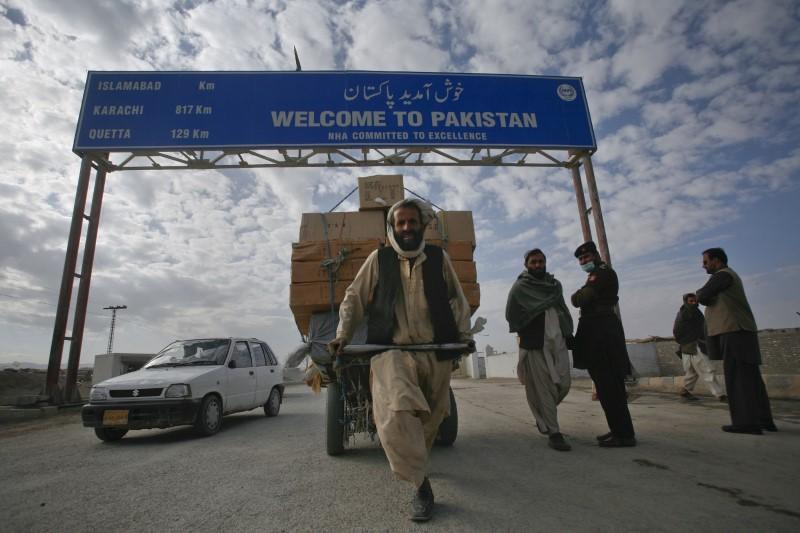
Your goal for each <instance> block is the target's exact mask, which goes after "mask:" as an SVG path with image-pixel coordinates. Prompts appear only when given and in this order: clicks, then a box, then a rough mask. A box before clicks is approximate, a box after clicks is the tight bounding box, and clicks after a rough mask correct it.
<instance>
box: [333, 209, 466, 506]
mask: <svg viewBox="0 0 800 533" xmlns="http://www.w3.org/2000/svg"><path fill="white" fill-rule="evenodd" d="M433 216H434V214H433V210H432V209H431V207H430V205H429V204H428V203H426V202H422V201H420V200H416V199H406V200H402V201H400V202H398V203H397V204H395V205H394V206H392V208H391V209H390V210H389V213H388V217H387V234H388V239H389V243H390V244H391V247H385V248H382V249H379V250H376V251H375V252H373V253H372V254H371V255H370V256H369V257H368V258H367V260H366V262H365V263H364V265H363V266H362V267H361V269H360V270H359V272H358V274H357V275H356V278H355V279H354V280H353V282H352V283H351V284H350V286H349V287H348V288H347V291H346V293H345V297H344V300H343V301H342V304H341V305H340V307H339V326H338V328H337V331H336V339H334V340H333V341H331V343H330V344H329V348H330V349H331V350H332V351H333V352H334V353H340V351H341V349H342V348H343V347H344V346H345V345H346V344H347V343H348V342H349V341H350V339H351V338H352V335H353V332H354V331H355V328H356V327H357V326H358V324H359V323H360V322H361V321H362V320H363V319H364V317H365V315H368V322H367V331H368V333H367V342H368V343H369V344H372V343H375V344H391V345H408V344H429V343H445V342H471V340H472V334H471V333H470V332H469V330H470V308H469V303H468V302H467V299H466V297H465V296H464V292H463V290H462V288H461V285H460V284H459V281H458V278H457V276H456V273H455V270H454V269H453V265H452V263H451V261H450V258H449V256H448V255H447V253H446V252H444V251H443V250H442V249H441V248H439V247H437V246H431V245H426V244H425V241H424V239H423V238H422V236H423V233H424V231H425V226H426V225H427V224H428V222H430V221H431V220H432V219H433ZM458 355H459V354H448V353H442V352H419V351H403V350H390V351H386V352H383V353H381V354H378V355H376V356H374V357H373V358H372V360H371V362H370V384H371V391H372V400H373V414H374V418H375V425H376V426H377V429H378V436H379V438H380V440H381V445H382V447H383V450H384V452H385V453H386V457H387V459H388V460H389V465H390V467H391V469H392V471H393V472H394V473H395V475H396V476H397V477H398V478H400V479H403V480H405V481H408V482H410V483H412V484H413V485H414V486H415V487H416V489H417V490H416V492H415V495H414V500H413V502H412V514H411V519H412V520H415V521H425V520H429V519H430V518H431V515H432V510H433V503H434V502H433V490H432V489H431V485H430V481H429V480H428V477H427V464H428V454H429V453H430V449H431V446H432V445H433V442H434V440H435V438H436V435H437V432H438V430H439V425H440V424H441V422H442V420H444V418H445V417H446V416H447V415H448V414H449V412H450V395H449V388H450V374H451V372H452V369H453V360H452V359H453V358H454V357H458Z"/></svg>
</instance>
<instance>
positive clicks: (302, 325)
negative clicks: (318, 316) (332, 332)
mask: <svg viewBox="0 0 800 533" xmlns="http://www.w3.org/2000/svg"><path fill="white" fill-rule="evenodd" d="M294 323H295V324H296V325H297V329H298V330H300V333H302V334H303V335H308V330H309V328H310V327H311V313H299V314H298V313H295V314H294Z"/></svg>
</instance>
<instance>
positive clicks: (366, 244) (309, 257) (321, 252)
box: [292, 239, 472, 263]
mask: <svg viewBox="0 0 800 533" xmlns="http://www.w3.org/2000/svg"><path fill="white" fill-rule="evenodd" d="M383 243H384V241H383V239H372V240H365V241H331V242H330V243H326V242H325V241H307V242H294V243H292V263H294V262H299V261H316V262H317V263H319V262H320V261H322V260H323V259H326V258H328V257H336V256H337V255H338V254H339V251H340V250H345V251H346V258H347V259H348V260H350V259H366V258H367V256H368V255H369V254H370V253H372V251H373V250H376V249H378V248H380V247H381V246H383ZM329 245H330V246H329ZM329 248H330V256H329V255H328V249H329ZM469 259H472V256H470V258H469Z"/></svg>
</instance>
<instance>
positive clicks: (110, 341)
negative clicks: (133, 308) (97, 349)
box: [103, 305, 128, 353]
mask: <svg viewBox="0 0 800 533" xmlns="http://www.w3.org/2000/svg"><path fill="white" fill-rule="evenodd" d="M127 308H128V306H127V305H112V306H110V307H104V308H103V309H110V310H111V332H110V333H109V334H108V350H106V353H111V347H112V346H113V345H114V323H115V322H116V321H117V309H127Z"/></svg>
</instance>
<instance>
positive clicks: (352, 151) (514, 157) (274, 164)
mask: <svg viewBox="0 0 800 533" xmlns="http://www.w3.org/2000/svg"><path fill="white" fill-rule="evenodd" d="M556 152H559V153H561V154H562V155H561V156H559V155H557V154H556ZM593 153H594V150H569V151H564V150H552V149H549V148H537V147H513V146H512V147H476V148H463V147H460V148H453V147H440V146H425V147H407V146H404V147H380V148H376V147H368V146H365V147H338V148H331V147H324V148H323V147H299V148H298V147H292V148H280V147H278V148H252V149H231V150H227V149H217V150H211V149H209V150H163V149H159V150H136V151H129V152H117V151H115V152H85V153H80V154H78V155H80V156H81V158H82V160H81V170H80V174H79V177H78V185H77V191H76V194H75V206H74V208H73V211H72V222H71V225H70V231H69V238H68V240H67V251H66V255H65V258H64V269H63V272H62V276H61V289H60V291H59V297H58V308H57V310H56V316H55V321H54V324H53V338H52V342H51V345H50V359H49V362H48V367H47V382H46V391H45V392H46V394H47V395H48V396H49V400H50V402H51V403H54V404H61V403H72V402H74V401H78V400H80V397H79V395H78V391H77V388H76V382H77V375H78V365H79V363H80V352H81V347H82V344H83V330H84V325H85V322H86V306H87V303H88V300H89V287H90V284H91V277H92V266H93V265H94V252H95V245H96V243H97V231H98V227H99V224H100V210H101V207H102V202H103V192H104V189H105V181H106V175H107V174H108V173H109V172H120V171H131V170H180V169H184V170H200V169H216V170H225V169H234V168H238V169H252V168H353V167H433V166H438V167H442V166H444V167H453V166H456V167H482V166H487V167H489V166H491V167H534V168H536V167H538V168H548V167H549V168H566V169H570V171H571V173H572V180H573V186H574V189H575V196H576V200H577V205H578V218H579V220H580V223H581V231H582V233H583V239H584V240H585V241H588V240H591V239H592V232H591V228H590V224H589V213H591V214H592V216H593V221H594V226H595V231H596V232H597V241H598V242H597V244H598V246H599V248H600V254H601V256H602V257H603V259H604V260H605V261H606V262H607V263H609V264H610V263H611V257H610V254H609V250H608V241H607V239H606V231H605V225H604V222H603V213H602V210H601V208H600V195H599V193H598V190H597V182H596V180H595V175H594V167H593V165H592V154H593ZM563 154H565V155H563ZM581 167H583V168H584V170H585V174H586V187H587V189H588V193H589V201H590V205H591V207H590V208H588V209H587V207H586V199H585V196H584V191H583V180H582V177H581V171H580V169H581ZM93 172H94V191H93V194H92V202H91V207H90V212H89V214H88V215H87V214H86V213H85V211H86V200H87V196H88V191H89V182H90V180H91V174H92V173H93ZM84 220H86V221H87V222H88V228H87V231H86V235H85V238H84V239H83V240H82V239H81V235H82V230H83V221H84ZM82 241H83V262H82V265H81V270H80V272H78V271H77V270H76V267H77V259H78V255H79V251H80V245H81V242H82ZM76 278H77V279H78V280H79V284H78V295H77V299H76V302H75V316H74V317H73V321H72V330H71V333H70V335H67V322H68V319H69V310H70V307H71V301H72V289H73V285H74V281H75V279H76ZM65 341H69V342H70V349H69V359H68V362H67V374H66V380H65V386H64V390H63V391H62V390H61V389H60V388H59V385H58V381H59V373H60V370H61V360H62V355H63V350H64V342H65Z"/></svg>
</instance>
